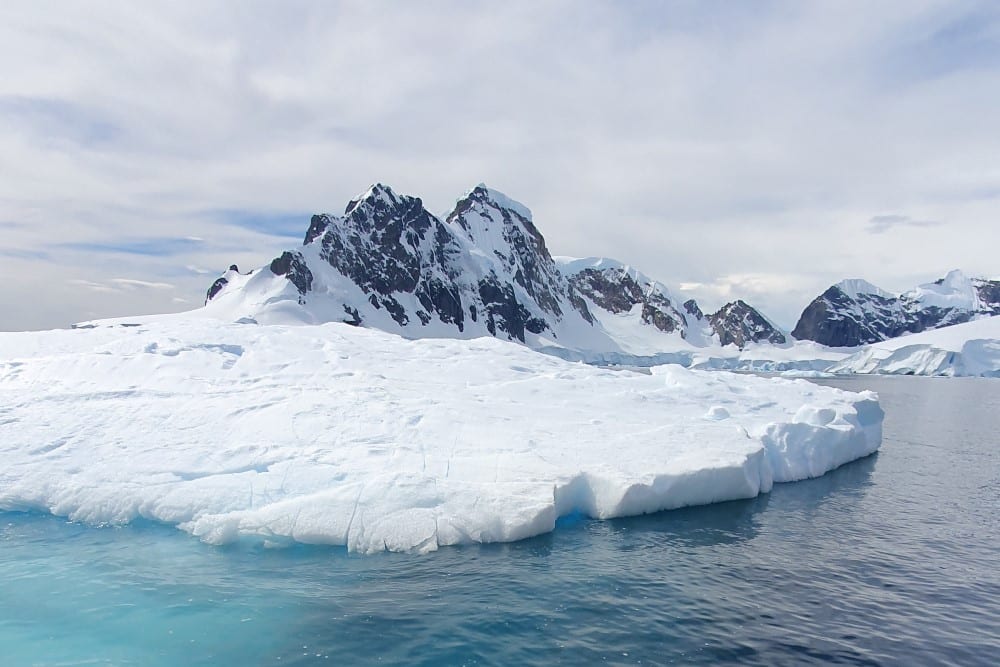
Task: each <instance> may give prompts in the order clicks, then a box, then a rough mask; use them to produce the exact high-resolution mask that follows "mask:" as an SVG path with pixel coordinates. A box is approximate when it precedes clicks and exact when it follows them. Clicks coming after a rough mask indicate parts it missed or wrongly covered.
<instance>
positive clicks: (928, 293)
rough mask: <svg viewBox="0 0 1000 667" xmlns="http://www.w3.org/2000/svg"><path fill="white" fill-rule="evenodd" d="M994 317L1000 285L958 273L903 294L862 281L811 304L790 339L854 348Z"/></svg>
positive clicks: (827, 293)
mask: <svg viewBox="0 0 1000 667" xmlns="http://www.w3.org/2000/svg"><path fill="white" fill-rule="evenodd" d="M993 315H1000V280H982V279H978V278H968V277H967V276H966V275H965V274H963V273H962V272H961V271H957V270H956V271H951V272H949V273H948V275H946V276H945V277H944V278H941V279H939V280H935V281H934V282H932V283H927V284H925V285H919V286H918V287H915V288H913V289H911V290H909V291H906V292H903V293H902V294H899V295H895V294H890V293H889V292H886V291H885V290H883V289H881V288H879V287H876V286H875V285H872V284H871V283H869V282H867V281H864V280H860V279H854V280H843V281H841V282H839V283H837V284H836V285H832V286H831V287H830V288H829V289H827V290H826V291H825V292H823V293H822V294H821V295H819V296H818V297H816V298H815V299H813V301H812V303H810V304H809V305H808V306H807V307H806V309H805V310H804V311H803V312H802V316H801V317H800V318H799V322H798V324H796V325H795V329H793V330H792V336H794V337H795V338H798V339H799V340H813V341H816V342H817V343H822V344H823V345H829V346H832V347H855V346H858V345H866V344H869V343H877V342H880V341H884V340H888V339H890V338H896V337H897V336H902V335H904V334H909V333H919V332H921V331H927V330H929V329H939V328H941V327H946V326H949V325H952V324H962V323H963V322H968V321H970V320H972V319H976V318H978V317H988V316H993Z"/></svg>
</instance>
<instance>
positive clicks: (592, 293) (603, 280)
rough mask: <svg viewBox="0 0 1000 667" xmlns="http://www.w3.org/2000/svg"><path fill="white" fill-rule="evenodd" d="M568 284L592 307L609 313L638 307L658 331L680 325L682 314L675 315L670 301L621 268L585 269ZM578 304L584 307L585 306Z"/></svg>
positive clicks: (644, 318) (647, 321) (675, 311)
mask: <svg viewBox="0 0 1000 667" xmlns="http://www.w3.org/2000/svg"><path fill="white" fill-rule="evenodd" d="M570 285H571V287H572V288H573V289H574V290H575V291H577V292H579V293H580V294H583V295H584V296H586V297H587V298H588V299H590V300H591V301H592V302H593V303H594V304H595V305H596V306H599V307H600V308H603V309H604V310H607V311H609V312H612V313H625V312H628V311H630V310H632V308H634V307H635V306H636V305H639V304H641V305H642V321H643V322H645V323H646V324H651V325H653V326H655V327H656V328H657V329H659V330H660V331H663V332H666V333H670V332H672V331H676V330H677V329H678V328H681V327H682V325H683V322H684V318H683V315H681V314H680V313H678V312H677V310H676V309H675V308H674V307H673V304H672V303H671V302H670V299H668V298H667V297H666V296H664V295H663V294H662V293H661V292H659V291H657V290H655V289H650V286H649V285H640V284H639V283H638V282H637V281H636V279H635V278H633V277H632V275H630V274H629V272H628V271H625V270H623V269H620V268H617V267H616V268H606V269H600V268H596V267H594V268H587V269H584V270H582V271H580V272H578V273H576V274H575V275H573V276H571V277H570ZM581 301H582V299H581ZM581 305H582V307H583V308H586V303H582V304H581ZM577 309H578V310H580V307H578V308H577ZM581 312H582V311H581ZM587 314H588V315H590V313H589V312H588V313H587Z"/></svg>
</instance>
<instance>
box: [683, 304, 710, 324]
mask: <svg viewBox="0 0 1000 667" xmlns="http://www.w3.org/2000/svg"><path fill="white" fill-rule="evenodd" d="M684 311H685V312H686V313H687V314H688V315H692V316H693V317H694V318H695V319H696V320H702V319H705V314H704V313H702V312H701V307H700V306H698V302H697V301H695V300H694V299H688V300H687V301H685V302H684Z"/></svg>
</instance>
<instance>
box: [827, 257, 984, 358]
mask: <svg viewBox="0 0 1000 667" xmlns="http://www.w3.org/2000/svg"><path fill="white" fill-rule="evenodd" d="M949 275H950V274H949ZM829 371H830V372H833V373H883V374H888V375H937V376H946V377H962V376H964V377H1000V316H993V317H984V318H981V319H976V320H972V321H971V322H965V323H963V324H955V325H952V326H948V327H942V328H941V329H931V330H929V331H924V332H922V333H918V334H910V335H908V336H900V337H899V338H892V339H890V340H886V341H882V342H880V343H873V344H871V345H868V346H865V347H863V348H861V349H860V350H858V351H857V352H855V353H854V354H852V355H850V356H848V357H847V358H845V359H842V360H841V361H839V362H837V363H835V364H833V365H832V366H831V367H830V368H829Z"/></svg>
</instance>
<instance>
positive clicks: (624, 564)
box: [0, 377, 1000, 667]
mask: <svg viewBox="0 0 1000 667" xmlns="http://www.w3.org/2000/svg"><path fill="white" fill-rule="evenodd" d="M823 383H824V384H831V385H836V386H840V387H844V388H850V389H862V388H870V389H874V390H876V391H878V392H879V393H880V395H881V399H882V405H883V408H884V409H885V413H886V417H885V438H884V442H883V446H882V450H881V452H880V453H878V454H876V455H874V456H871V457H869V458H866V459H864V460H861V461H857V462H855V463H852V464H849V465H847V466H844V467H842V468H840V469H839V470H836V471H834V472H833V473H830V474H828V475H826V476H825V477H822V478H820V479H816V480H812V481H807V482H799V483H795V484H784V485H780V484H779V485H777V486H776V487H775V488H774V490H773V491H772V492H771V493H770V494H767V495H764V496H761V497H759V498H757V499H754V500H749V501H741V502H730V503H723V504H719V505H713V506H708V507H699V508H689V509H684V510H677V511H673V512H664V513H660V514H656V515H651V516H646V517H639V518H633V519H622V520H615V521H591V520H586V519H575V520H567V521H563V522H561V523H560V525H559V526H558V528H557V530H556V531H555V532H554V533H553V534H550V535H546V536H543V537H539V538H536V539H531V540H526V541H523V542H518V543H515V544H506V545H487V546H476V547H457V548H446V549H442V550H441V551H438V552H437V553H433V554H430V555H426V556H413V555H401V554H383V555H377V556H352V555H348V554H347V553H346V552H345V551H344V550H343V549H337V548H314V547H299V548H289V549H278V550H270V549H263V548H259V547H250V546H232V547H228V548H217V547H211V546H206V545H204V544H202V543H200V542H198V541H197V540H195V539H193V538H191V537H189V536H188V535H186V534H184V533H181V532H180V531H177V530H176V529H173V528H170V527H165V526H160V525H153V524H140V525H132V526H128V527H124V528H91V527H86V526H81V525H76V524H72V523H67V522H66V521H65V520H63V519H58V518H54V517H49V516H41V515H33V514H12V513H0V665H3V666H7V667H16V666H20V665H143V666H153V665H315V664H320V665H326V664H345V665H369V664H399V665H557V664H558V665H590V664H614V665H665V664H682V665H688V664H708V665H720V664H740V665H808V664H824V665H825V664H846V665H996V664H1000V519H998V513H1000V380H977V379H935V378H910V377H905V378H891V377H890V378H878V377H871V378H869V377H861V378H845V379H837V380H829V381H824V382H823ZM0 463H2V462H0Z"/></svg>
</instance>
